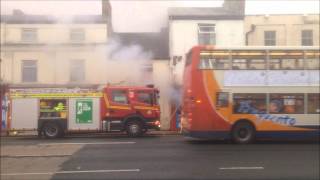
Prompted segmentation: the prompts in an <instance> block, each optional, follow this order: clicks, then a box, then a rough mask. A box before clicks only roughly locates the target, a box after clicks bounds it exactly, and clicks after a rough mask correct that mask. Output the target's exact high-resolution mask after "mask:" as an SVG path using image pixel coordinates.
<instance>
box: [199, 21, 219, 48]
mask: <svg viewBox="0 0 320 180" xmlns="http://www.w3.org/2000/svg"><path fill="white" fill-rule="evenodd" d="M201 28H213V30H208V31H206V30H202V29H201ZM198 44H199V45H216V24H203V23H200V24H198Z"/></svg>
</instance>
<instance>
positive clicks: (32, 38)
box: [21, 28, 38, 42]
mask: <svg viewBox="0 0 320 180" xmlns="http://www.w3.org/2000/svg"><path fill="white" fill-rule="evenodd" d="M21 41H22V42H37V41H38V29H37V28H22V29H21Z"/></svg>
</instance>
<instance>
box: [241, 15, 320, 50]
mask: <svg viewBox="0 0 320 180" xmlns="http://www.w3.org/2000/svg"><path fill="white" fill-rule="evenodd" d="M319 23H320V22H319V14H297V15H293V14H292V15H249V16H246V17H245V23H244V24H245V28H244V29H245V36H246V45H248V46H319Z"/></svg>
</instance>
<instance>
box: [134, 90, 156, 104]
mask: <svg viewBox="0 0 320 180" xmlns="http://www.w3.org/2000/svg"><path fill="white" fill-rule="evenodd" d="M152 99H153V94H152V93H148V92H143V91H140V92H137V100H138V101H139V102H141V103H145V104H149V105H152Z"/></svg>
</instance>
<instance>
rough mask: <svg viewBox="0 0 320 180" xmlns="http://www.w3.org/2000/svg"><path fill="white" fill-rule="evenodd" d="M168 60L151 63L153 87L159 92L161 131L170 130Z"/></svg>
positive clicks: (170, 95)
mask: <svg viewBox="0 0 320 180" xmlns="http://www.w3.org/2000/svg"><path fill="white" fill-rule="evenodd" d="M170 78H171V77H170V72H169V60H156V61H153V80H154V85H155V87H157V88H158V89H159V90H160V102H159V103H160V109H161V116H160V117H161V119H160V122H161V129H162V130H169V129H170V119H171V116H172V113H171V97H172V94H171V79H170Z"/></svg>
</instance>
